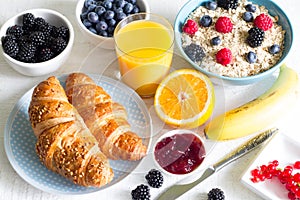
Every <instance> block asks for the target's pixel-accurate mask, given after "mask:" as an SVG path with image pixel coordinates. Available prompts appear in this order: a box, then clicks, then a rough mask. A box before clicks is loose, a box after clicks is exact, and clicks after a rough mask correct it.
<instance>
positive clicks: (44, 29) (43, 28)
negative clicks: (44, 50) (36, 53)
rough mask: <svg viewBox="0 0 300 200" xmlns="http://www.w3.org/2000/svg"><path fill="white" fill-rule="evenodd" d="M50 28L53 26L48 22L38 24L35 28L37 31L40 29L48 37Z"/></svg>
mask: <svg viewBox="0 0 300 200" xmlns="http://www.w3.org/2000/svg"><path fill="white" fill-rule="evenodd" d="M52 30H53V26H52V25H50V24H48V23H45V24H42V25H40V26H39V27H38V29H37V31H41V32H42V33H43V34H44V36H45V37H49V36H50V35H51V32H52Z"/></svg>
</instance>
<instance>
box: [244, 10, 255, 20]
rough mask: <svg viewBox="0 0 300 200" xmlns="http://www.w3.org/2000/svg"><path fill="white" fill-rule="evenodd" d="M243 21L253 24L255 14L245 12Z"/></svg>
mask: <svg viewBox="0 0 300 200" xmlns="http://www.w3.org/2000/svg"><path fill="white" fill-rule="evenodd" d="M243 19H244V20H245V21H246V22H252V21H253V19H254V18H253V14H252V13H251V12H244V14H243Z"/></svg>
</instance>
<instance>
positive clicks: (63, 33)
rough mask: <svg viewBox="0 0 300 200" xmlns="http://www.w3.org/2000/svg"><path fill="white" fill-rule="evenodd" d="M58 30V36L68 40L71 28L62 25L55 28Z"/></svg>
mask: <svg viewBox="0 0 300 200" xmlns="http://www.w3.org/2000/svg"><path fill="white" fill-rule="evenodd" d="M55 31H56V37H57V38H58V37H61V38H63V39H65V40H67V39H68V38H69V29H68V28H67V27H65V26H60V27H58V28H57V29H55Z"/></svg>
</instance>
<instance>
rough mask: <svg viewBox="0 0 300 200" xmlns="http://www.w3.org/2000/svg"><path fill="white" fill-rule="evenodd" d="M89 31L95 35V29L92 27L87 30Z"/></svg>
mask: <svg viewBox="0 0 300 200" xmlns="http://www.w3.org/2000/svg"><path fill="white" fill-rule="evenodd" d="M89 31H91V32H92V33H95V34H97V31H96V29H94V28H93V27H90V28H89Z"/></svg>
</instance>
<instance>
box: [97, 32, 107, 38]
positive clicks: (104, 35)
mask: <svg viewBox="0 0 300 200" xmlns="http://www.w3.org/2000/svg"><path fill="white" fill-rule="evenodd" d="M98 34H99V35H101V36H103V37H108V33H107V32H106V31H99V33H98Z"/></svg>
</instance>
